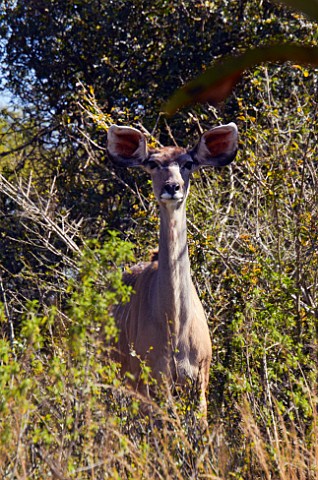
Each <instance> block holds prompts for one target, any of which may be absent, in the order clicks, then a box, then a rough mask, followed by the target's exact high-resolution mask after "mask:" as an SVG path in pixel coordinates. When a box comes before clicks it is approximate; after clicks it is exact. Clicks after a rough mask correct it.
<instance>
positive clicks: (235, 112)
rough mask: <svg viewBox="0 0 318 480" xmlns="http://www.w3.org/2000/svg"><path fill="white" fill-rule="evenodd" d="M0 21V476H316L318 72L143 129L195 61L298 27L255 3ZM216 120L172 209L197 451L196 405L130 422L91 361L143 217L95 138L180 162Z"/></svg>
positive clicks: (5, 12)
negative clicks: (215, 161) (8, 95)
mask: <svg viewBox="0 0 318 480" xmlns="http://www.w3.org/2000/svg"><path fill="white" fill-rule="evenodd" d="M0 5H1V8H0V32H1V38H2V40H1V43H0V50H1V60H2V85H3V87H6V88H7V89H9V90H10V92H12V94H13V95H14V104H13V105H10V106H8V108H4V109H3V110H2V112H1V124H0V135H1V145H0V161H1V163H0V168H1V179H0V190H1V196H0V292H1V297H2V310H1V330H2V338H1V344H0V359H1V365H0V368H1V376H0V378H1V380H0V381H1V394H0V400H1V402H0V412H1V413H0V414H1V418H0V445H1V446H0V458H1V462H0V465H1V467H0V471H1V474H2V476H3V478H43V477H49V476H51V477H53V478H74V477H77V478H170V477H171V478H205V477H206V476H207V475H210V478H237V479H240V478H244V479H256V478H283V479H284V478H286V479H293V478H317V464H318V463H317V462H318V454H317V447H316V445H317V444H318V442H317V423H316V407H317V404H316V379H317V235H318V231H317V173H316V164H317V131H318V129H317V71H315V70H313V69H310V68H309V67H308V68H307V67H303V66H299V65H291V64H284V65H264V66H260V67H258V68H256V69H254V70H253V71H250V72H249V73H247V74H245V75H244V78H243V79H242V81H241V82H240V83H239V84H238V85H237V87H236V89H235V92H234V93H233V95H232V96H231V97H230V98H229V99H228V100H227V101H226V102H224V103H223V104H222V105H220V106H219V107H218V108H217V109H216V108H214V107H212V106H209V105H200V106H196V107H191V108H187V109H184V110H182V111H181V112H179V113H178V114H176V115H175V116H174V117H172V118H167V117H165V116H164V115H163V114H162V113H161V107H162V105H163V103H164V102H165V101H166V100H167V98H168V97H169V95H170V94H171V93H172V92H173V91H174V90H175V89H176V88H178V87H179V86H181V85H182V84H183V83H184V82H186V81H187V80H189V79H191V78H192V77H193V76H194V75H196V74H197V73H199V72H200V71H201V70H202V69H205V68H206V67H207V66H209V65H210V64H211V62H213V61H214V60H216V59H218V58H220V57H222V56H223V55H225V54H229V53H239V52H242V51H244V50H245V49H246V48H248V47H249V46H259V45H270V44H272V43H273V42H276V43H277V42H285V41H286V40H288V42H295V43H296V42H297V43H298V44H302V45H317V25H315V24H313V23H312V22H310V21H309V20H308V19H306V18H305V17H303V16H302V15H300V14H299V13H297V12H293V11H290V10H287V9H286V8H284V7H282V6H279V5H277V4H273V3H272V2H269V1H266V0H263V1H262V0H257V1H253V2H252V1H251V0H234V1H231V2H229V1H227V0H218V1H201V0H200V1H182V2H181V1H179V0H178V1H177V0H175V1H169V2H168V1H165V0H157V1H155V0H152V1H151V2H149V1H147V2H146V1H143V0H128V1H124V0H123V1H116V2H113V1H109V2H100V1H97V0H94V1H90V2H87V1H81V0H67V1H61V0H54V1H41V2H38V1H36V0H31V1H29V2H23V1H19V0H18V1H8V0H7V1H4V0H2V2H1V4H0ZM228 121H235V122H236V123H237V124H238V127H239V131H240V150H239V154H238V157H237V160H236V162H235V164H234V165H233V166H232V167H230V168H227V169H224V170H215V171H210V170H205V171H204V172H202V173H200V174H199V175H196V176H195V178H194V179H193V182H192V190H191V196H190V198H189V202H188V220H189V221H188V232H189V247H190V255H191V264H192V269H193V277H194V281H195V284H196V286H197V289H198V291H199V293H200V297H201V299H202V301H203V303H204V307H205V310H206V312H207V315H208V319H209V325H210V331H211V335H212V339H213V362H212V365H211V382H210V389H209V418H208V421H209V424H210V431H209V433H207V432H205V433H204V434H203V433H202V431H201V427H200V422H199V420H198V419H197V416H196V414H195V411H194V408H193V403H195V399H192V398H190V399H189V398H179V399H178V400H176V401H175V404H174V405H173V407H171V405H167V404H166V403H165V402H164V399H161V400H160V402H159V403H158V404H156V405H153V406H152V408H153V410H154V412H155V413H154V416H153V417H151V418H148V419H147V418H144V417H143V416H142V415H140V414H139V402H140V399H139V398H138V396H134V395H132V393H131V392H129V391H128V390H127V389H126V388H125V385H124V383H123V382H122V381H119V380H118V374H117V370H116V366H115V365H113V364H112V363H111V362H109V361H107V355H108V351H109V348H110V345H111V338H112V337H113V336H114V335H116V333H115V331H114V325H113V322H112V318H111V315H110V306H111V305H112V304H113V303H114V302H116V301H119V300H120V299H122V298H127V295H128V294H129V292H127V291H126V289H125V288H124V287H123V286H122V285H121V280H120V271H121V270H122V269H123V267H124V265H127V264H129V263H131V262H133V256H132V253H131V248H132V247H130V246H129V243H128V241H129V242H132V243H133V245H134V253H135V258H136V260H139V259H144V258H145V256H147V252H148V251H149V250H151V249H152V248H153V247H154V246H155V245H156V244H157V238H158V216H157V208H156V204H155V201H154V197H153V195H152V192H151V186H150V184H149V181H148V179H147V177H146V176H145V175H144V174H143V173H141V172H139V171H138V172H135V171H122V170H116V169H114V167H113V166H111V165H110V164H109V162H108V161H107V159H106V157H105V140H106V130H107V127H108V126H109V125H110V124H111V123H118V124H125V125H133V126H135V127H137V128H140V129H142V130H143V131H144V132H145V133H146V135H147V136H148V138H149V142H152V143H157V144H165V145H167V144H174V143H176V144H179V145H183V146H186V145H188V144H192V145H193V144H194V143H195V142H196V141H197V139H198V138H199V135H200V133H202V131H204V130H205V129H207V128H209V127H210V126H211V125H213V124H218V123H220V122H223V123H226V122H228ZM114 231H116V232H117V234H114V233H112V232H114ZM105 338H106V342H105ZM147 374H148V372H147V370H146V369H145V375H147ZM158 422H159V424H160V428H159V427H158V425H159V424H158Z"/></svg>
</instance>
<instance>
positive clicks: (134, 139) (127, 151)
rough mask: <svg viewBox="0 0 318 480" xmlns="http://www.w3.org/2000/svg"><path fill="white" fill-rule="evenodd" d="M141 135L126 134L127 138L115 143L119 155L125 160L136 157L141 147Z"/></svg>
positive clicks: (119, 139) (123, 137) (124, 137)
mask: <svg viewBox="0 0 318 480" xmlns="http://www.w3.org/2000/svg"><path fill="white" fill-rule="evenodd" d="M139 141H140V138H139V135H134V134H129V135H128V134H127V132H125V136H124V135H123V136H122V138H120V135H119V138H118V140H117V141H116V143H115V149H116V152H117V154H118V155H120V156H121V157H125V158H130V157H132V156H133V155H134V153H135V151H136V150H137V148H138V147H139Z"/></svg>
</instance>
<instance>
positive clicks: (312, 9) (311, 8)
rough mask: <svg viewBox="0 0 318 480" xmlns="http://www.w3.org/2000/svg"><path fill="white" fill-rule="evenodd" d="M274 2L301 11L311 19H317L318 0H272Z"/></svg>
mask: <svg viewBox="0 0 318 480" xmlns="http://www.w3.org/2000/svg"><path fill="white" fill-rule="evenodd" d="M274 1H275V2H276V3H285V4H286V5H288V6H290V7H292V8H294V9H296V10H299V11H300V12H303V13H304V14H305V15H307V16H308V17H310V18H311V19H312V20H316V21H318V0H274Z"/></svg>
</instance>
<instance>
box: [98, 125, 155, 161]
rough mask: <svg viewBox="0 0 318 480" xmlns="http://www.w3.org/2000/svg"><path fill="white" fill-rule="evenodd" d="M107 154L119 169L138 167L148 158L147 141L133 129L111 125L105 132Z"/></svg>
mask: <svg viewBox="0 0 318 480" xmlns="http://www.w3.org/2000/svg"><path fill="white" fill-rule="evenodd" d="M107 152H108V155H109V157H110V159H111V160H112V161H113V162H114V163H115V164H116V165H119V166H120V167H139V166H140V165H141V164H142V162H143V161H144V160H145V159H146V158H147V156H148V151H147V141H146V138H145V136H144V135H143V134H142V133H141V132H139V130H136V129H135V128H131V127H119V126H117V125H112V126H111V127H110V128H109V129H108V132H107Z"/></svg>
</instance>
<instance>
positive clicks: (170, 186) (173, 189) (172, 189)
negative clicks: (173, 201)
mask: <svg viewBox="0 0 318 480" xmlns="http://www.w3.org/2000/svg"><path fill="white" fill-rule="evenodd" d="M179 190H180V185H179V183H167V184H166V185H165V188H164V191H165V192H167V193H169V195H171V196H172V197H173V196H174V195H175V193H177V192H178V191H179Z"/></svg>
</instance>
